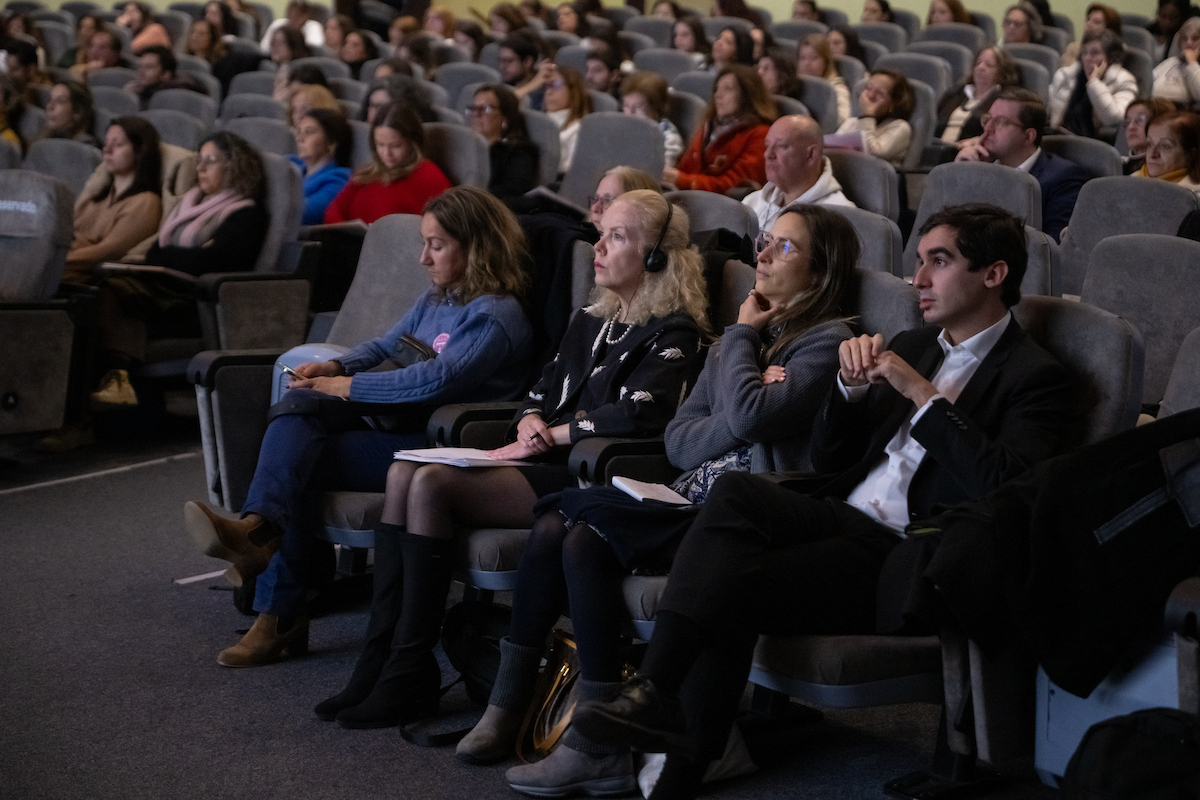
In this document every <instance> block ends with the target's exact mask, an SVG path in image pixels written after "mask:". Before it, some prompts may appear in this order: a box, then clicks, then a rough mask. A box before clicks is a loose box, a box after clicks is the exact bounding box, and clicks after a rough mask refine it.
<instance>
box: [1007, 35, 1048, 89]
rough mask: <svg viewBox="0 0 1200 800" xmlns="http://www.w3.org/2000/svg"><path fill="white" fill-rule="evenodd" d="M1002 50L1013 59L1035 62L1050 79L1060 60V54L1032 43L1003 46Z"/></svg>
mask: <svg viewBox="0 0 1200 800" xmlns="http://www.w3.org/2000/svg"><path fill="white" fill-rule="evenodd" d="M1004 50H1005V51H1006V52H1007V53H1008V54H1009V55H1010V56H1012V57H1013V58H1024V59H1026V60H1027V61H1036V62H1037V63H1038V64H1041V65H1042V66H1043V67H1045V68H1046V72H1047V73H1049V74H1050V76H1051V77H1053V76H1054V73H1055V72H1057V71H1058V65H1059V60H1060V59H1061V58H1062V54H1061V53H1059V52H1058V51H1057V50H1055V49H1054V48H1053V47H1047V46H1046V45H1044V44H1033V43H1032V42H1022V43H1020V44H1006V45H1004ZM1025 88H1026V89H1028V88H1029V87H1028V86H1026V87H1025Z"/></svg>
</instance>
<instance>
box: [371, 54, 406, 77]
mask: <svg viewBox="0 0 1200 800" xmlns="http://www.w3.org/2000/svg"><path fill="white" fill-rule="evenodd" d="M415 74H416V73H414V72H413V68H412V64H410V63H408V62H407V61H405V60H404V59H403V58H397V57H395V56H393V57H392V58H385V59H383V60H382V61H380V62H379V63H378V64H376V65H375V74H374V75H373V76H372V77H371V79H372V80H375V79H376V78H387V77H390V76H392V75H402V76H404V77H405V78H412V77H413V76H414V75H415Z"/></svg>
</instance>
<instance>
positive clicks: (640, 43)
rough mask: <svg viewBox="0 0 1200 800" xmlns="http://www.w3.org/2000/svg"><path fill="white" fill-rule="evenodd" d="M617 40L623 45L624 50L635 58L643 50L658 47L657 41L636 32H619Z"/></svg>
mask: <svg viewBox="0 0 1200 800" xmlns="http://www.w3.org/2000/svg"><path fill="white" fill-rule="evenodd" d="M617 40H618V41H619V42H620V43H621V47H622V48H624V49H625V50H626V51H627V52H628V53H630V54H631V55H634V56H636V55H637V54H638V53H640V52H641V51H643V50H648V49H650V48H652V47H658V40H657V39H655V38H654V37H652V36H647V35H645V34H642V33H637V32H636V31H618V32H617Z"/></svg>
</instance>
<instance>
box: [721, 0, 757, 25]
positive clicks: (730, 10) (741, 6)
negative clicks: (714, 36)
mask: <svg viewBox="0 0 1200 800" xmlns="http://www.w3.org/2000/svg"><path fill="white" fill-rule="evenodd" d="M715 5H716V6H717V10H718V11H720V12H721V13H720V14H719V15H717V16H722V17H738V18H739V19H744V20H746V21H747V22H749V23H750V24H752V25H753V26H754V27H756V28H762V27H763V20H762V17H761V16H760V15H759V13H758V12H757V11H755V10H754V9H752V8H750V6H748V5H746V0H716V2H715Z"/></svg>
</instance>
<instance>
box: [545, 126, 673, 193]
mask: <svg viewBox="0 0 1200 800" xmlns="http://www.w3.org/2000/svg"><path fill="white" fill-rule="evenodd" d="M663 160H664V156H663V137H662V131H660V130H659V129H658V126H657V125H655V124H654V123H653V122H651V121H650V120H648V119H644V118H642V117H627V116H625V115H624V114H617V113H611V112H609V113H604V112H597V113H593V114H588V115H587V116H585V117H584V118H583V119H582V120H581V121H580V123H579V138H578V141H577V143H576V145H575V158H574V159H573V160H572V161H571V168H570V169H569V170H567V174H566V176H565V177H564V178H563V182H562V186H561V187H560V188H559V194H561V195H562V196H563V197H565V198H566V199H567V200H569V201H570V202H572V203H575V204H576V205H578V206H586V205H587V202H586V201H587V197H588V195H589V194H591V193H592V191H593V190H594V189H595V188H596V184H597V183H599V182H600V179H601V178H602V177H604V173H605V172H607V171H608V170H610V169H612V168H613V167H619V166H622V165H624V166H629V167H636V168H638V169H640V170H642V171H643V172H646V173H648V174H650V175H661V174H662V171H663Z"/></svg>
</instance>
